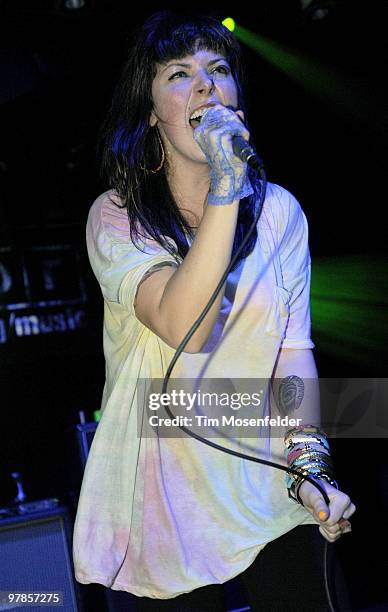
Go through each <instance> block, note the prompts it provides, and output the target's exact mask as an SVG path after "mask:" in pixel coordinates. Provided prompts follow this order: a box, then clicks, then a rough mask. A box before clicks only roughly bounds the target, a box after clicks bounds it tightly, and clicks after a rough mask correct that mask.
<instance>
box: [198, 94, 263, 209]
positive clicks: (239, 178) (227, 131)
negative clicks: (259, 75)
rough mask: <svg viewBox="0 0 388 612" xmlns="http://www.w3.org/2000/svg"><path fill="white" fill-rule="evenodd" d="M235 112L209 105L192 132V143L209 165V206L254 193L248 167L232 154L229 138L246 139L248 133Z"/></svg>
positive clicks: (223, 107)
mask: <svg viewBox="0 0 388 612" xmlns="http://www.w3.org/2000/svg"><path fill="white" fill-rule="evenodd" d="M240 112H241V111H237V112H236V113H235V112H234V111H232V110H230V109H229V108H226V107H225V106H222V105H221V104H217V105H216V106H211V107H210V108H209V110H207V111H206V113H205V114H204V115H203V117H202V119H201V123H200V124H199V126H198V127H197V128H195V130H194V140H195V141H196V142H197V143H198V145H199V146H200V148H201V149H202V151H203V152H204V154H205V156H206V159H207V161H208V164H209V166H210V192H209V196H208V204H213V205H224V204H232V202H234V201H235V200H241V199H242V198H245V197H247V196H249V195H251V194H252V193H253V188H252V185H251V183H250V180H249V178H248V173H247V171H248V166H247V164H246V163H245V162H243V161H241V160H240V159H239V158H238V157H237V156H236V155H235V154H234V153H233V147H232V138H231V136H234V135H241V136H243V138H245V139H246V140H249V132H248V130H247V129H246V128H245V126H244V124H243V122H242V120H240V117H239V115H238V114H237V113H240Z"/></svg>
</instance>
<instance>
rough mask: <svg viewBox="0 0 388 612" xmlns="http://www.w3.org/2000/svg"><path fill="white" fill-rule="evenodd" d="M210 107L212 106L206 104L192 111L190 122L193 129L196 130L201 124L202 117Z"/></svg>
mask: <svg viewBox="0 0 388 612" xmlns="http://www.w3.org/2000/svg"><path fill="white" fill-rule="evenodd" d="M209 108H210V107H209V106H205V107H203V108H199V109H198V110H196V111H194V112H193V113H192V115H191V117H190V119H189V123H190V125H191V127H192V128H193V130H195V128H196V127H198V126H199V124H200V123H201V119H202V117H203V116H204V114H205V113H206V111H208V110H209Z"/></svg>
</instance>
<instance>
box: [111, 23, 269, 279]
mask: <svg viewBox="0 0 388 612" xmlns="http://www.w3.org/2000/svg"><path fill="white" fill-rule="evenodd" d="M202 49H206V50H210V51H214V52H215V53H221V54H222V55H224V56H225V58H226V59H227V60H228V62H229V65H230V67H231V71H232V74H233V77H234V79H235V82H236V85H237V92H238V108H239V109H241V110H242V111H244V114H245V118H246V107H245V103H244V99H243V93H242V86H241V83H242V80H243V73H242V64H241V51H240V46H239V43H238V41H237V39H236V38H235V37H234V35H233V34H232V33H231V32H230V31H229V30H228V29H227V28H226V27H225V26H223V25H222V23H221V22H219V21H217V20H216V19H214V18H213V17H207V16H202V15H190V16H189V15H187V14H185V15H180V14H178V13H172V12H170V11H161V12H158V13H156V14H154V15H152V16H151V17H150V18H149V19H147V21H146V22H145V23H144V25H143V26H142V27H141V28H140V29H139V30H138V31H136V32H135V34H134V37H133V40H132V45H131V50H130V52H129V56H128V59H127V62H126V64H125V66H124V69H123V71H122V74H121V77H120V79H119V82H118V84H117V86H116V89H115V93H114V96H113V101H112V105H111V108H110V110H109V113H108V116H107V118H106V120H105V122H104V124H103V126H102V131H101V153H102V164H101V169H102V172H103V174H104V175H105V176H106V177H107V178H108V181H109V185H110V187H111V189H113V190H114V191H115V192H116V193H117V195H118V196H119V197H120V199H121V201H122V202H123V207H126V209H127V212H128V218H129V223H130V231H131V239H132V241H133V243H134V244H135V245H136V246H137V247H138V248H139V249H141V243H142V241H143V240H144V238H147V237H151V238H153V239H154V240H156V241H157V242H158V243H159V244H160V245H161V246H162V247H163V248H165V249H166V250H167V251H168V252H170V253H171V254H172V255H173V256H175V257H177V256H178V257H180V258H182V259H183V258H184V257H185V255H186V253H187V252H188V249H189V244H188V241H187V236H190V237H191V238H192V236H193V233H192V228H191V227H190V226H189V224H188V222H187V221H186V220H185V219H184V217H183V215H182V214H181V211H180V210H179V208H178V206H177V204H176V202H175V200H174V198H173V195H172V193H171V190H170V188H169V184H168V181H167V176H166V172H165V168H164V167H163V168H162V170H160V171H159V172H157V173H155V174H152V173H149V172H146V171H145V170H144V168H147V169H152V168H157V167H158V165H159V163H160V160H161V151H160V143H159V141H158V135H157V132H156V129H150V126H149V117H150V114H151V111H152V110H153V102H152V93H151V91H152V82H153V80H154V78H155V76H156V71H157V66H156V64H164V63H167V62H168V61H170V60H172V59H180V58H182V57H185V56H186V55H192V54H194V53H195V52H196V51H198V50H202ZM249 172H250V180H251V184H252V186H253V189H254V194H253V195H251V196H249V197H247V198H244V199H243V200H241V202H240V206H239V215H238V221H237V228H236V233H235V239H234V245H233V254H234V253H235V252H236V250H237V248H238V246H239V245H240V244H241V242H242V238H243V236H244V234H245V232H246V230H247V228H248V227H249V225H250V224H251V223H252V221H253V216H254V210H255V202H256V201H257V197H258V194H259V191H260V183H259V180H258V179H257V177H256V174H255V173H254V172H251V171H249ZM169 238H170V239H172V240H173V241H174V242H175V244H176V247H177V249H176V248H175V245H174V244H172V243H171V240H168V239H169ZM256 239H257V232H256V231H255V232H253V233H252V235H251V238H250V240H249V241H248V243H247V244H246V245H245V248H244V249H243V252H242V253H241V255H240V258H239V260H238V261H237V262H236V264H235V267H237V265H238V264H239V262H240V261H241V260H242V259H244V258H245V257H247V255H249V253H250V252H251V251H252V250H253V248H254V245H255V242H256Z"/></svg>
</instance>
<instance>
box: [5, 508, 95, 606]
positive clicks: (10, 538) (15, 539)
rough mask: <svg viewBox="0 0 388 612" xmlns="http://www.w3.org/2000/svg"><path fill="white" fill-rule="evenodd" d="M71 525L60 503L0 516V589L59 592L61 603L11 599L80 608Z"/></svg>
mask: <svg viewBox="0 0 388 612" xmlns="http://www.w3.org/2000/svg"><path fill="white" fill-rule="evenodd" d="M71 542H72V528H71V522H70V518H69V515H68V511H67V509H66V507H64V506H58V507H57V508H55V509H50V510H44V511H40V512H32V513H28V514H26V515H18V516H13V517H8V518H5V519H1V520H0V591H9V592H17V593H26V592H31V593H46V592H47V593H53V592H55V593H62V595H63V605H61V606H59V605H58V606H54V605H51V606H49V605H47V604H46V605H42V604H40V605H36V606H34V605H33V604H31V603H30V604H28V606H26V604H24V606H23V604H22V603H20V604H19V605H18V604H15V603H13V604H12V605H11V606H8V607H5V606H4V604H3V605H2V604H0V610H3V609H4V610H5V609H7V610H8V609H9V608H11V607H12V609H16V608H22V607H24V609H27V610H29V611H31V612H32V611H35V610H36V612H42V609H44V608H46V609H50V610H55V609H56V608H57V609H58V612H84V610H83V607H82V605H81V600H80V593H79V588H78V584H77V582H76V581H75V579H74V572H73V563H72V556H71Z"/></svg>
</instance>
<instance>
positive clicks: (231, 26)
mask: <svg viewBox="0 0 388 612" xmlns="http://www.w3.org/2000/svg"><path fill="white" fill-rule="evenodd" d="M222 25H224V26H225V27H226V28H228V30H230V31H231V32H234V30H235V28H236V22H235V20H234V19H232V17H226V19H224V20H223V22H222Z"/></svg>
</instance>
